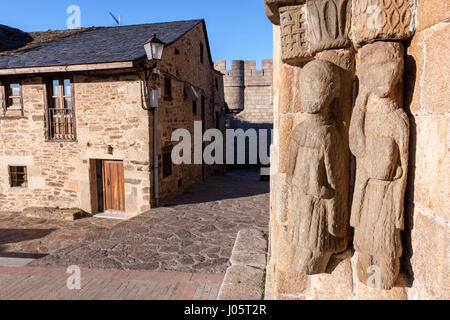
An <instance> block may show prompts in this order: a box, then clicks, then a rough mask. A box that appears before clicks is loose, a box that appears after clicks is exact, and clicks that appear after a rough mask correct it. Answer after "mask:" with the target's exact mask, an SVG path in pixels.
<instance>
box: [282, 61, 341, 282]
mask: <svg viewBox="0 0 450 320" xmlns="http://www.w3.org/2000/svg"><path fill="white" fill-rule="evenodd" d="M300 86H301V88H300V91H301V102H302V109H303V111H304V112H306V114H307V115H306V116H307V118H306V119H305V121H303V122H302V123H300V124H299V125H298V126H296V127H295V129H294V130H293V133H292V136H291V139H290V141H291V143H290V147H289V152H290V155H289V157H290V159H289V168H288V172H287V183H288V186H289V187H288V188H289V196H288V236H289V245H290V255H289V256H290V259H291V261H290V265H291V266H292V268H293V269H294V270H296V271H297V272H299V273H301V274H305V275H313V274H319V273H325V271H326V267H327V265H328V262H329V260H330V258H331V256H332V255H333V254H334V253H338V252H342V251H344V250H345V249H346V247H347V241H348V237H347V235H348V201H347V196H346V193H347V192H348V189H347V185H345V186H342V183H341V181H345V178H344V177H343V175H346V174H348V172H346V171H347V170H346V168H347V166H346V163H345V160H344V159H346V157H345V152H346V148H345V147H344V146H343V143H342V141H343V138H342V137H341V134H340V131H339V128H338V125H337V123H336V121H335V120H334V119H333V117H332V112H331V111H332V108H334V107H336V106H337V105H339V104H338V103H337V102H338V101H337V99H338V97H339V92H340V77H339V72H338V70H337V69H336V67H335V66H334V65H333V64H332V63H330V62H328V61H323V60H315V61H312V62H310V63H308V64H307V65H306V66H305V67H304V68H303V70H302V72H301V79H300Z"/></svg>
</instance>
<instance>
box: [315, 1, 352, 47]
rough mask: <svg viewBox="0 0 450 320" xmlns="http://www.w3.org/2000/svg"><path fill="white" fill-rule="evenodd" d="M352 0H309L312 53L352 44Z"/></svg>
mask: <svg viewBox="0 0 450 320" xmlns="http://www.w3.org/2000/svg"><path fill="white" fill-rule="evenodd" d="M351 2H352V1H351V0H307V11H308V13H307V16H308V35H309V42H310V51H311V53H313V54H314V53H316V52H320V51H323V50H328V49H341V48H345V47H349V46H350V45H351V42H350V39H349V31H350V25H351V5H352V3H351Z"/></svg>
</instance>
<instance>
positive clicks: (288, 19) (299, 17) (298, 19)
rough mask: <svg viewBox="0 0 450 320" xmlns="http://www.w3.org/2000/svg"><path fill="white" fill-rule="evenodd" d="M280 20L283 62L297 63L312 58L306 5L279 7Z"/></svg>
mask: <svg viewBox="0 0 450 320" xmlns="http://www.w3.org/2000/svg"><path fill="white" fill-rule="evenodd" d="M280 22H281V55H282V60H283V62H284V63H287V64H290V65H299V64H301V63H303V62H307V61H309V60H312V59H313V56H312V55H311V54H310V50H309V41H308V26H307V20H306V5H298V6H288V7H282V8H280Z"/></svg>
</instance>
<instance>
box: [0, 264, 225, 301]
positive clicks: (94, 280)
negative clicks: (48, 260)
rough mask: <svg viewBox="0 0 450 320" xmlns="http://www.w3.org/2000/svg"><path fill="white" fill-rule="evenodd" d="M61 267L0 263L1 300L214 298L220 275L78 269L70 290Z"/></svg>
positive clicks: (66, 275)
mask: <svg viewBox="0 0 450 320" xmlns="http://www.w3.org/2000/svg"><path fill="white" fill-rule="evenodd" d="M69 276H70V274H67V273H66V269H63V268H32V267H15V268H13V267H0V300H215V299H216V298H217V294H218V292H219V289H220V284H221V283H222V281H223V277H224V276H223V275H217V274H216V275H212V274H200V273H196V274H194V273H179V272H165V273H161V272H148V271H147V272H146V271H118V270H115V271H112V270H108V271H105V270H93V269H81V290H69V289H68V288H67V284H66V283H67V279H68V277H69Z"/></svg>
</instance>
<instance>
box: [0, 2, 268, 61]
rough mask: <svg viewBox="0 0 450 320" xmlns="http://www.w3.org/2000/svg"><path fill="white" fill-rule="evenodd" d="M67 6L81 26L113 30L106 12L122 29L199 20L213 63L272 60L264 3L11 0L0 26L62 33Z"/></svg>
mask: <svg viewBox="0 0 450 320" xmlns="http://www.w3.org/2000/svg"><path fill="white" fill-rule="evenodd" d="M70 5H78V6H79V7H80V8H81V26H82V27H89V26H113V25H114V22H113V20H112V18H111V17H110V16H109V12H110V11H111V12H113V13H114V14H116V15H117V14H120V15H121V18H122V24H124V25H129V24H139V23H151V22H163V21H174V20H188V19H198V18H204V19H205V20H206V25H207V28H208V35H209V41H210V45H211V50H212V55H213V59H214V60H224V59H226V60H227V61H230V60H232V59H241V60H256V61H260V60H261V59H270V58H272V25H271V24H270V22H269V20H268V19H267V18H266V17H265V13H264V1H263V0H110V1H107V0H68V1H67V0H40V1H36V0H16V1H14V2H13V3H11V5H10V6H9V9H8V10H0V24H5V25H8V26H11V27H15V28H19V29H21V30H24V31H42V30H47V29H66V28H67V26H66V20H67V18H68V17H69V14H67V13H66V9H67V7H68V6H70ZM258 65H259V63H258Z"/></svg>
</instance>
